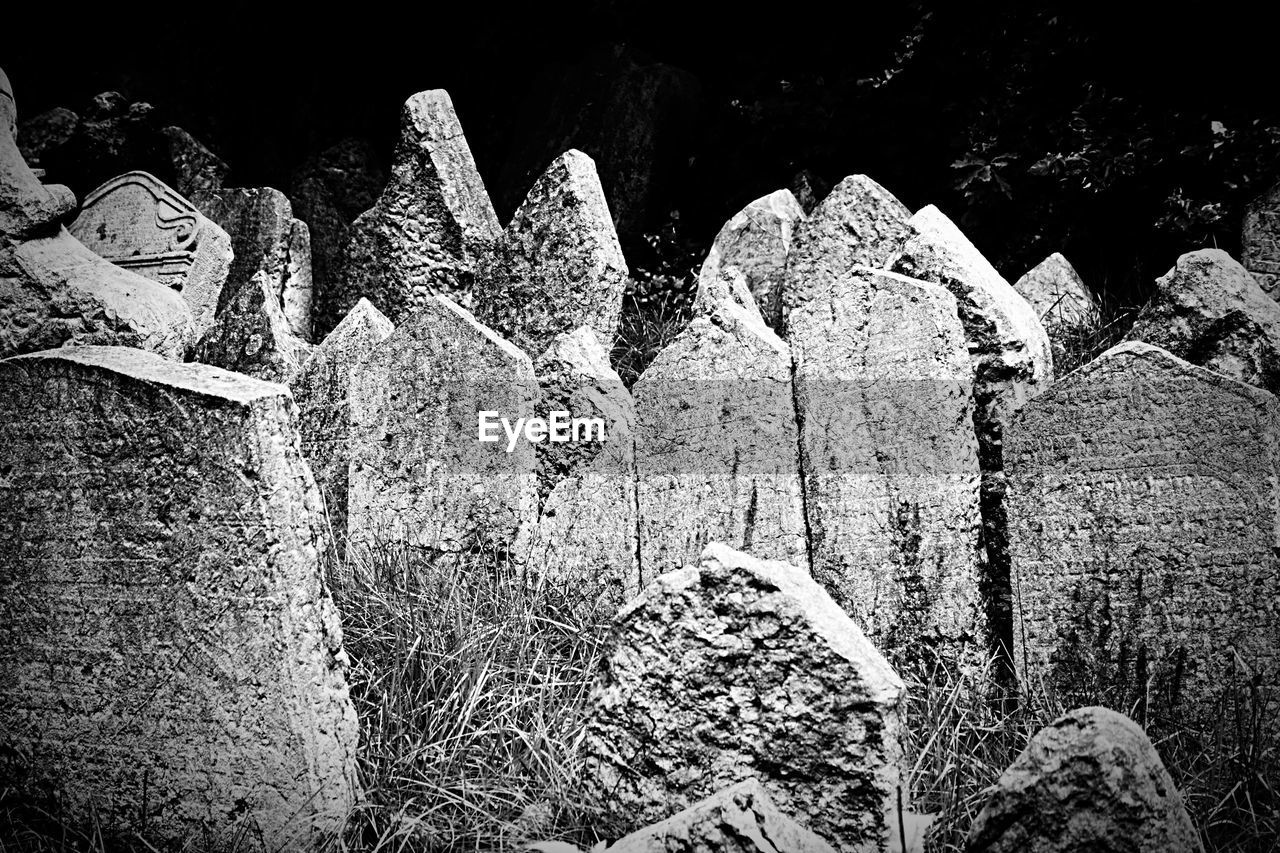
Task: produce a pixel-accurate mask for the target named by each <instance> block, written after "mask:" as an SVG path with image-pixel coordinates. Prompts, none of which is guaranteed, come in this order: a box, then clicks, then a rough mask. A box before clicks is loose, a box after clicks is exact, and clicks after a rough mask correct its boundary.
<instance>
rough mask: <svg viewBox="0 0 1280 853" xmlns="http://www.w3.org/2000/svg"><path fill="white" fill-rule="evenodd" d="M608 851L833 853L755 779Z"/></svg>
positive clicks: (644, 830) (709, 799)
mask: <svg viewBox="0 0 1280 853" xmlns="http://www.w3.org/2000/svg"><path fill="white" fill-rule="evenodd" d="M609 851H610V853H835V848H833V847H832V846H831V845H830V844H828V843H827V842H825V841H823V840H822V839H821V838H819V837H818V836H816V835H814V834H813V833H812V832H810V831H809V830H807V829H805V828H804V827H803V826H801V825H800V824H798V823H796V822H795V821H794V820H792V819H791V818H789V817H787V816H786V815H784V814H783V813H782V812H780V811H779V810H778V807H777V806H775V805H774V804H773V800H771V799H769V794H768V792H766V791H765V789H764V788H763V787H762V786H761V785H760V783H759V781H757V780H755V779H748V780H746V781H744V782H739V783H738V784H736V785H730V786H729V787H728V788H725V789H724V790H722V791H719V792H717V793H715V794H712V795H711V796H710V797H707V798H706V799H705V800H702V801H701V802H698V803H695V804H694V805H692V806H689V808H687V809H685V810H684V811H682V812H680V813H679V814H677V815H675V816H673V817H669V818H667V819H666V820H664V821H662V822H661V823H656V824H654V825H653V826H647V827H645V828H644V829H641V830H638V831H636V832H633V833H631V834H630V835H628V836H626V837H625V838H622V839H619V840H618V841H616V842H614V843H613V844H612V845H610V846H609Z"/></svg>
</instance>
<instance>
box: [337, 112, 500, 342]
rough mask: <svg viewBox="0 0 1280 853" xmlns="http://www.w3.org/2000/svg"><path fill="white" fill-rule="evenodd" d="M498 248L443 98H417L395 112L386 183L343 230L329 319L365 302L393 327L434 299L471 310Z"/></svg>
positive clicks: (481, 191)
mask: <svg viewBox="0 0 1280 853" xmlns="http://www.w3.org/2000/svg"><path fill="white" fill-rule="evenodd" d="M501 239H502V227H501V226H500V225H499V224H498V217H497V215H496V214H495V213H494V212H493V204H492V203H491V202H490V201H489V193H488V192H487V191H486V190H485V188H484V181H482V180H481V179H480V173H479V172H477V171H476V164H475V160H474V159H473V158H472V156H471V149H470V148H469V147H468V146H467V140H466V137H464V136H463V135H462V126H461V125H460V124H459V123H458V117H457V115H456V114H455V113H454V111H453V102H452V101H451V100H450V99H449V93H448V92H446V91H444V90H443V89H432V90H430V91H427V92H419V93H418V94H416V95H414V96H413V97H411V98H410V99H409V100H408V101H406V102H405V105H404V109H403V110H402V111H401V113H400V143H399V145H398V146H397V147H396V152H395V162H394V164H393V165H392V167H391V180H390V182H389V183H388V184H387V187H386V189H385V190H383V192H382V196H381V197H380V198H379V199H378V202H377V204H375V205H374V206H373V207H372V208H371V209H369V210H367V211H365V212H364V213H363V214H361V215H360V217H359V218H358V219H357V220H356V221H355V223H354V224H353V225H352V226H351V236H350V238H349V239H348V241H347V245H346V247H345V249H344V252H343V271H342V274H341V276H339V277H337V279H336V280H334V281H331V282H330V285H336V286H338V287H339V288H340V290H339V292H338V293H335V294H331V295H329V296H328V297H327V298H328V304H329V310H330V311H332V310H338V311H346V310H348V309H349V308H350V307H351V306H353V305H355V303H356V302H357V301H358V300H359V299H360V298H361V297H365V298H367V299H368V300H369V301H370V302H372V303H373V304H374V305H375V306H376V307H377V308H378V309H379V310H380V311H382V312H383V313H384V314H386V315H387V317H388V318H390V319H391V321H392V322H394V323H396V324H397V325H399V324H400V320H401V319H402V318H404V317H407V316H409V315H412V314H414V313H416V312H417V311H418V310H420V309H423V308H426V307H429V306H430V305H431V304H432V299H433V297H434V296H435V295H436V294H440V295H442V296H448V297H449V298H450V299H452V300H454V301H456V302H457V303H458V304H460V305H462V306H464V307H466V306H469V305H470V304H471V288H472V284H473V282H474V279H475V273H476V267H477V264H479V262H480V260H481V259H482V258H483V257H484V256H485V255H487V254H488V253H489V252H490V251H491V250H492V248H493V246H494V244H495V243H497V242H498V241H499V240H501Z"/></svg>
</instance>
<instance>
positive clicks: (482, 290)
mask: <svg viewBox="0 0 1280 853" xmlns="http://www.w3.org/2000/svg"><path fill="white" fill-rule="evenodd" d="M481 270H482V271H481V274H480V275H479V276H478V277H477V280H476V285H475V293H474V304H475V310H476V317H478V318H479V319H480V320H481V321H483V322H484V323H486V324H487V325H489V326H490V327H492V328H493V329H494V331H496V332H498V333H499V334H502V335H503V336H505V337H506V338H507V339H508V340H510V341H511V342H512V343H513V344H515V345H516V346H518V347H520V348H522V349H525V350H527V351H529V352H541V351H542V350H543V349H545V348H546V347H547V346H549V345H550V343H551V339H552V338H554V337H555V336H556V335H558V334H561V333H563V332H570V331H572V330H573V329H575V328H577V327H578V326H584V325H585V326H590V327H591V328H592V329H593V330H594V331H595V333H596V335H598V336H599V338H600V340H601V341H603V342H604V343H606V344H608V345H612V344H613V337H614V334H615V333H616V331H617V328H618V318H619V316H621V314H622V291H623V288H624V287H626V284H627V261H626V259H625V258H624V257H623V256H622V247H621V246H620V245H618V235H617V232H615V231H614V230H613V220H612V219H610V218H609V206H608V204H607V203H606V201H605V197H604V191H603V190H602V189H601V188H600V179H599V177H597V175H596V164H595V163H594V162H593V161H592V159H591V158H590V157H588V156H587V155H586V154H583V153H582V152H581V151H567V152H565V153H564V154H562V155H560V156H559V157H557V158H556V159H555V161H554V162H553V163H552V164H551V165H550V166H548V167H547V170H546V171H545V172H543V173H542V176H541V177H540V178H538V180H537V182H536V183H534V185H533V188H532V189H530V190H529V194H528V196H526V197H525V200H524V203H523V204H521V205H520V208H519V209H518V210H516V215H515V217H514V218H512V220H511V224H510V225H508V226H507V230H506V235H505V239H504V240H503V241H502V244H501V247H500V248H499V249H498V250H497V251H495V252H493V253H492V254H491V255H490V256H489V257H488V258H487V259H485V261H484V262H483V263H482V265H481Z"/></svg>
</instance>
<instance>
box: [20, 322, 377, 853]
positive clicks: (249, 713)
mask: <svg viewBox="0 0 1280 853" xmlns="http://www.w3.org/2000/svg"><path fill="white" fill-rule="evenodd" d="M292 412H293V403H292V401H291V400H290V398H289V394H288V392H287V391H286V390H285V389H284V388H281V387H280V386H278V385H273V384H268V383H264V382H259V381H257V380H254V379H250V378H248V377H245V376H239V375H236V374H232V373H227V372H225V371H221V370H217V369H215V368H211V367H206V366H204V365H198V364H177V363H173V362H169V361H165V360H164V359H161V358H160V357H158V356H156V355H153V354H151V353H145V352H141V351H139V350H135V349H128V348H124V347H77V348H72V349H61V350H54V351H49V352H42V353H37V354H34V355H27V356H20V357H15V358H10V359H6V360H4V361H0V470H3V471H5V472H6V476H5V477H4V478H3V479H2V480H0V588H3V589H4V590H5V594H4V595H0V626H3V627H0V636H2V637H3V642H2V643H0V667H2V668H3V671H4V672H6V673H8V674H9V677H7V678H5V679H4V680H3V681H2V682H0V732H3V733H4V734H3V735H2V736H0V740H3V741H4V749H3V751H2V752H3V757H0V775H2V776H3V777H4V778H5V779H6V784H12V785H15V786H17V789H18V791H19V792H20V793H21V795H22V796H23V797H24V798H25V799H26V801H28V802H30V803H31V804H32V805H33V807H35V808H38V809H43V810H45V811H47V812H50V813H53V814H58V815H60V816H61V817H62V819H64V820H65V821H67V822H68V823H69V824H70V825H72V826H74V827H77V828H79V829H82V830H84V831H87V832H93V833H95V834H96V833H102V835H103V836H104V838H105V839H106V841H107V842H108V846H111V842H113V841H120V842H122V843H123V842H125V841H126V840H127V841H128V842H129V843H135V842H138V841H139V840H141V842H142V843H144V844H146V845H147V846H148V847H153V848H154V847H159V848H162V849H163V848H169V847H174V848H176V847H179V846H183V845H188V844H193V843H194V844H196V845H198V846H199V847H201V848H203V849H231V848H232V847H235V846H237V845H238V843H243V841H244V839H247V838H252V839H253V840H254V843H255V844H261V845H263V847H264V848H266V849H272V850H310V849H315V848H316V847H317V846H318V845H320V844H322V843H324V842H325V841H327V840H332V839H334V838H335V837H336V836H337V835H338V834H339V833H340V832H341V830H342V828H343V826H344V824H345V821H346V818H347V816H348V813H349V812H350V810H351V809H352V808H353V807H354V805H355V801H356V793H357V791H356V747H357V731H356V715H355V711H354V709H353V706H352V704H351V700H350V698H349V697H348V693H347V681H346V668H347V658H346V654H345V652H344V651H343V648H342V628H341V624H340V622H339V620H338V615H337V613H336V611H335V610H334V608H333V605H332V603H331V601H330V599H329V596H328V593H327V592H326V591H325V589H324V587H323V584H322V581H321V576H320V568H319V562H318V559H317V543H318V538H319V533H320V531H319V528H318V526H317V524H316V520H317V513H318V510H319V496H318V494H317V492H316V489H315V485H314V483H313V481H312V479H311V475H310V473H309V471H308V468H307V465H306V463H305V462H304V461H303V459H302V457H301V455H300V454H299V452H298V439H297V432H296V428H295V426H294V424H293V420H292V419H293V414H292Z"/></svg>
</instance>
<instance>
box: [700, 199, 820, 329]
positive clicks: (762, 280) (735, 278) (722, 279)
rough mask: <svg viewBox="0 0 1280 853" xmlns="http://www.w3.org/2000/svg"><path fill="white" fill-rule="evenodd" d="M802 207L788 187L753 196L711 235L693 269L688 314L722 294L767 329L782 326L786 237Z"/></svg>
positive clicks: (706, 309)
mask: <svg viewBox="0 0 1280 853" xmlns="http://www.w3.org/2000/svg"><path fill="white" fill-rule="evenodd" d="M803 220H804V211H803V210H801V209H800V204H799V203H798V202H797V201H796V198H795V196H793V195H792V194H791V191H790V190H778V191H776V192H772V193H770V194H769V195H767V196H763V197H762V198H758V199H756V200H755V201H753V202H751V204H749V205H747V206H746V207H744V208H743V209H742V210H740V211H738V213H737V214H735V215H734V217H733V218H732V219H730V220H729V221H728V222H727V223H725V226H724V227H723V228H721V229H720V233H719V234H717V235H716V239H715V242H714V243H712V245H711V251H710V252H709V253H708V254H707V259H706V261H704V262H703V264H702V269H701V270H700V271H699V272H698V295H697V298H696V299H695V301H694V314H705V313H707V312H709V311H711V310H714V306H715V305H716V304H718V303H720V302H722V301H724V300H725V299H732V300H733V301H735V302H738V303H739V304H740V305H742V307H743V308H745V309H747V310H748V311H758V312H759V313H760V315H761V316H762V317H763V319H764V321H765V322H766V323H767V324H768V325H769V327H770V328H772V329H780V328H781V327H782V302H781V299H782V288H783V277H784V274H785V272H786V265H787V253H788V251H790V249H791V236H792V233H793V231H794V230H795V228H796V226H797V224H798V223H800V222H801V221H803Z"/></svg>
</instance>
